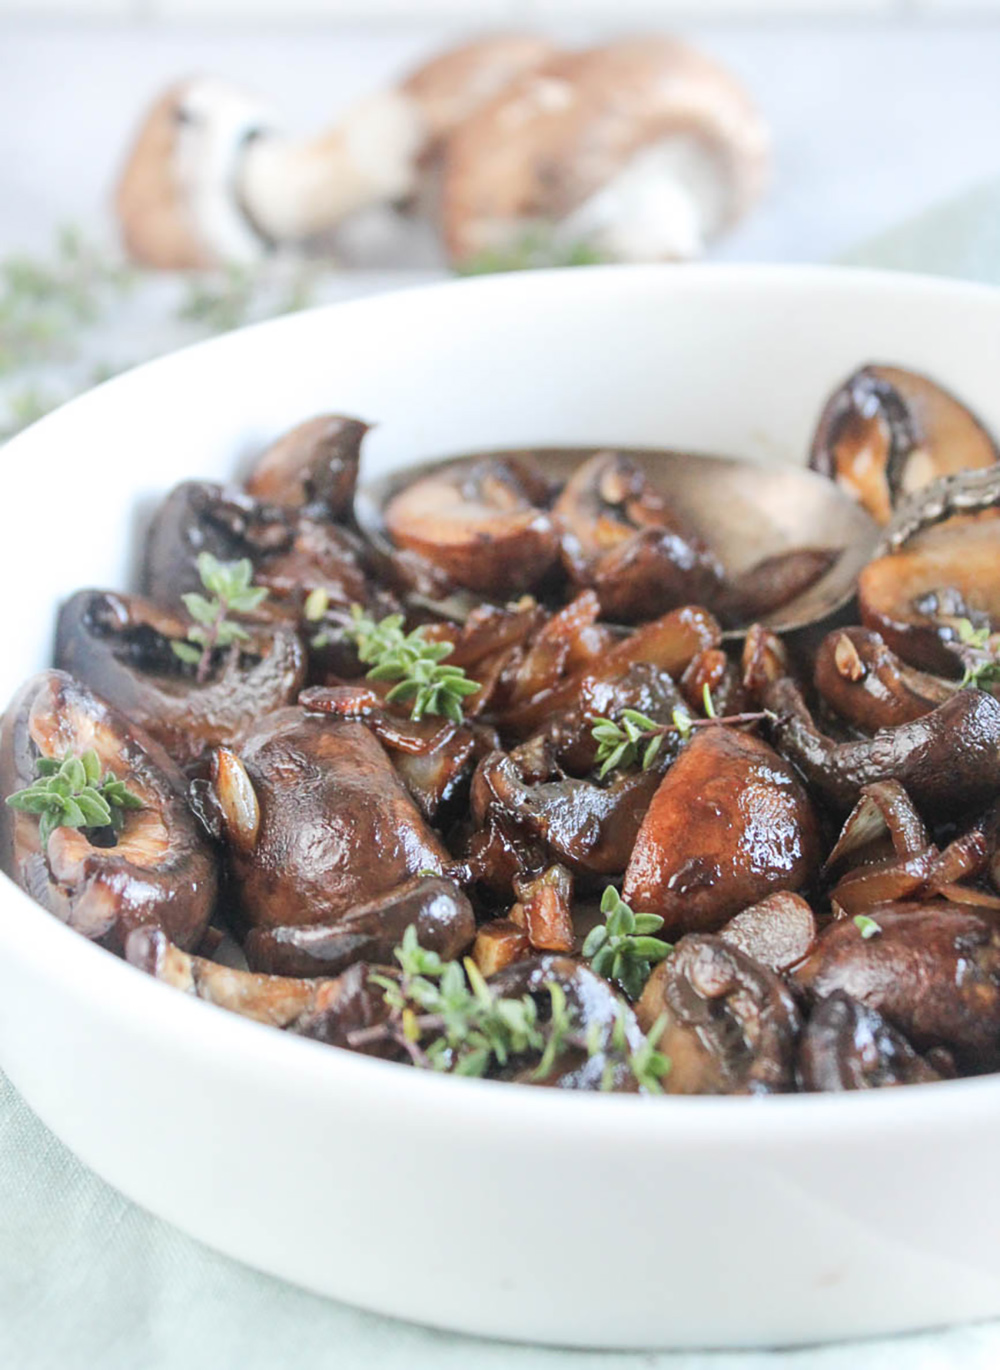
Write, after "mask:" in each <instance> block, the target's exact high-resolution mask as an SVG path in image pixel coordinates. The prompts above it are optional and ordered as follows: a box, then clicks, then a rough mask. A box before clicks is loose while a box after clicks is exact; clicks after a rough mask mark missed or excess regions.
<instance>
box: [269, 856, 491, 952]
mask: <svg viewBox="0 0 1000 1370" xmlns="http://www.w3.org/2000/svg"><path fill="white" fill-rule="evenodd" d="M408 927H414V928H415V929H416V932H417V940H418V941H419V943H420V945H421V946H422V947H423V948H424V949H425V950H426V951H436V952H437V953H438V955H439V956H441V958H442V959H443V960H445V961H453V960H455V959H456V958H457V957H459V956H461V955H462V953H463V952H465V951H467V950H468V948H469V947H470V946H471V944H472V940H473V938H474V937H475V934H476V920H475V918H474V917H473V913H472V905H471V904H470V903H469V901H468V899H467V898H466V897H465V895H464V894H463V893H462V891H461V890H460V889H459V888H458V886H457V885H455V884H453V883H452V882H451V881H450V880H443V879H441V878H440V877H438V876H434V875H418V876H416V877H415V878H414V879H412V880H407V881H405V882H404V883H403V884H402V885H399V886H397V887H396V888H395V889H393V890H390V891H389V892H388V893H387V894H384V895H381V896H380V897H379V898H377V899H373V900H370V901H368V902H367V903H361V904H358V905H356V906H355V907H354V908H352V909H350V910H349V911H348V912H347V913H345V914H344V915H343V917H342V918H339V919H338V920H337V921H336V922H334V923H329V924H325V925H324V924H313V925H310V926H308V927H303V926H291V927H261V928H253V929H251V931H250V933H249V935H248V936H247V939H246V941H245V942H244V944H243V950H244V951H245V952H246V957H247V960H248V961H249V963H250V966H251V968H252V969H253V970H259V971H268V972H270V973H271V974H273V975H337V974H339V973H340V971H342V970H345V969H346V968H347V967H348V966H349V965H351V964H353V963H354V962H355V961H369V962H374V963H376V964H380V963H389V964H391V962H392V954H393V951H394V950H395V948H396V947H397V946H398V945H399V944H400V942H402V940H403V934H404V932H405V931H406V929H407V928H408Z"/></svg>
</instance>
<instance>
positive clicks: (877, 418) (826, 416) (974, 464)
mask: <svg viewBox="0 0 1000 1370" xmlns="http://www.w3.org/2000/svg"><path fill="white" fill-rule="evenodd" d="M998 456H1000V453H998V451H997V447H996V444H995V442H994V440H993V438H992V436H991V435H990V433H989V432H988V431H987V429H986V428H985V427H984V426H983V425H982V424H981V423H980V421H979V420H978V419H977V418H976V417H975V415H973V414H972V413H971V412H970V411H969V410H968V409H966V407H965V405H963V404H962V403H961V401H959V400H957V399H956V398H955V396H954V395H951V394H949V392H948V391H947V390H945V389H943V388H942V387H941V386H939V385H937V384H936V383H935V382H934V381H932V380H929V379H928V377H927V376H922V375H920V374H919V373H918V372H915V371H905V370H903V369H902V368H900V367H895V366H864V367H862V368H861V370H860V371H856V372H855V373H854V374H853V375H852V376H849V377H848V378H847V380H846V381H845V382H844V383H843V385H842V386H840V387H839V389H838V390H836V391H835V392H834V394H833V395H832V396H831V398H830V399H829V400H828V401H827V404H826V407H825V409H824V410H823V413H822V415H821V417H820V421H819V426H818V428H817V430H816V435H815V437H814V438H813V445H812V458H811V465H812V466H813V468H814V469H815V470H817V471H822V472H823V474H824V475H827V476H830V477H831V478H832V479H834V480H836V481H837V483H838V484H839V485H841V486H842V487H843V488H844V489H845V490H847V491H848V492H849V493H850V494H852V495H854V497H855V498H856V499H857V500H859V501H860V502H861V504H863V505H864V507H865V508H866V509H867V510H868V512H869V513H870V514H871V516H872V517H873V518H874V519H876V520H877V521H878V522H879V523H883V524H884V523H888V522H889V519H890V518H891V516H892V511H893V509H894V508H895V506H896V504H897V503H898V502H899V500H900V498H901V497H902V496H904V495H907V494H910V493H912V492H913V491H915V490H920V489H922V488H923V487H924V486H925V485H928V484H929V483H930V482H931V481H932V480H935V479H936V478H937V477H939V476H946V475H951V474H953V473H954V472H956V471H963V470H967V469H969V468H978V467H984V466H992V465H993V463H994V462H995V461H997V459H998Z"/></svg>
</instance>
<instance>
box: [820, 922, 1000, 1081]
mask: <svg viewBox="0 0 1000 1370" xmlns="http://www.w3.org/2000/svg"><path fill="white" fill-rule="evenodd" d="M874 916H875V921H876V923H877V925H878V929H879V930H878V932H877V933H876V934H875V935H874V936H871V937H863V936H862V935H861V932H860V931H859V929H858V928H857V927H856V926H855V924H854V922H853V920H851V919H845V920H843V921H841V922H836V923H833V924H831V925H830V927H828V928H827V929H826V931H825V932H824V933H823V935H822V936H821V937H820V940H819V942H818V944H817V946H816V949H815V951H813V953H812V955H811V956H810V957H809V958H808V960H806V961H805V962H804V963H803V964H802V965H801V966H800V967H799V968H798V969H797V970H796V972H795V981H796V984H798V985H799V986H800V988H802V989H804V990H806V991H807V992H808V993H809V994H810V995H811V996H813V997H814V998H816V999H825V998H826V997H827V996H829V995H831V994H834V993H835V992H836V991H838V990H840V991H843V992H844V993H845V994H848V995H850V996H851V998H853V999H857V1000H858V1001H860V1002H861V1003H863V1004H866V1005H868V1006H869V1007H870V1008H874V1009H876V1010H877V1011H878V1012H879V1013H880V1014H882V1016H883V1017H884V1018H886V1019H887V1020H888V1021H889V1022H890V1023H891V1024H892V1025H893V1026H894V1027H895V1028H897V1029H898V1030H899V1031H900V1032H902V1033H904V1034H905V1036H906V1037H907V1038H908V1039H909V1041H910V1042H911V1043H912V1044H913V1046H914V1047H915V1048H916V1050H917V1051H920V1052H925V1051H927V1050H928V1049H930V1048H932V1047H939V1046H943V1047H947V1048H948V1049H949V1050H950V1051H952V1052H953V1053H954V1055H955V1058H956V1060H957V1061H958V1062H959V1064H960V1066H961V1067H962V1069H964V1070H966V1071H983V1070H996V1069H997V1068H998V1067H1000V923H998V921H997V919H996V918H995V917H991V916H990V915H989V914H988V913H987V914H984V913H982V912H981V911H980V910H978V909H976V908H973V907H971V906H964V905H961V904H955V903H946V902H944V901H933V902H930V903H926V904H913V903H900V904H893V905H887V906H886V907H885V908H880V909H878V910H877V911H875V915H874Z"/></svg>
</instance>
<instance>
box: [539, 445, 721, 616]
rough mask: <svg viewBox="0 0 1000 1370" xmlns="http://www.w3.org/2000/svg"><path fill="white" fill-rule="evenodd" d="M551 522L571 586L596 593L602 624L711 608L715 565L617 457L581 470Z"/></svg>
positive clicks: (717, 577) (631, 465) (608, 455)
mask: <svg viewBox="0 0 1000 1370" xmlns="http://www.w3.org/2000/svg"><path fill="white" fill-rule="evenodd" d="M552 517H553V520H554V521H555V523H556V525H557V527H558V528H559V532H560V538H561V545H562V555H563V561H564V563H565V565H566V568H567V570H568V571H569V574H570V576H571V578H572V579H573V581H574V582H575V584H577V585H578V586H581V587H585V586H590V587H592V588H593V589H594V590H596V591H597V594H598V596H599V598H600V601H601V609H602V611H603V613H604V614H605V616H606V617H608V618H610V619H614V620H617V621H619V622H622V623H631V622H634V621H635V620H637V619H649V618H652V617H654V616H655V615H657V614H663V613H666V612H667V611H668V610H670V609H675V608H677V607H678V606H679V605H681V604H692V603H693V604H704V603H711V601H712V600H713V598H714V597H715V596H717V594H718V591H719V587H720V586H721V584H722V577H723V572H722V567H721V565H720V564H719V562H718V560H717V559H716V558H715V556H713V554H712V553H711V552H710V550H709V549H708V548H707V547H706V546H705V544H704V543H703V542H702V541H701V540H700V539H699V538H697V537H696V536H695V535H694V534H693V533H692V532H691V531H690V530H689V529H687V528H685V527H683V526H682V524H681V522H680V520H679V519H678V518H677V516H676V515H675V514H674V513H673V512H672V511H671V509H670V507H669V506H668V504H667V503H666V501H665V500H664V498H663V496H662V495H660V494H659V493H658V492H657V491H656V490H655V489H654V487H653V485H652V483H651V482H650V480H649V479H648V477H647V475H646V474H645V472H644V471H642V470H641V468H640V467H639V466H638V465H637V464H636V463H635V462H633V461H632V460H631V459H630V458H629V457H627V456H625V455H623V454H622V453H620V452H610V451H609V452H598V453H597V454H596V455H595V456H593V457H591V458H590V459H589V460H588V461H585V462H583V463H582V464H581V465H580V466H579V467H578V468H577V469H576V471H574V473H573V474H572V476H570V478H569V480H568V481H567V482H566V485H565V486H564V488H563V491H562V494H561V495H560V496H559V499H558V500H557V501H556V503H555V505H554V507H553V510H552Z"/></svg>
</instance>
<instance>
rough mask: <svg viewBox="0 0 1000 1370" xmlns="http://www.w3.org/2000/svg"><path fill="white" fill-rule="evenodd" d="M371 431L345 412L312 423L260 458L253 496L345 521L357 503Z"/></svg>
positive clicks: (250, 486) (250, 479)
mask: <svg viewBox="0 0 1000 1370" xmlns="http://www.w3.org/2000/svg"><path fill="white" fill-rule="evenodd" d="M367 432H368V424H367V423H363V422H362V421H361V420H360V419H351V418H344V417H343V415H341V414H319V415H317V416H316V418H314V419H307V420H306V421H305V423H300V424H297V425H296V427H295V428H292V429H290V430H289V432H287V433H283V434H282V436H281V437H280V438H278V439H277V441H276V442H273V443H272V444H271V446H270V447H268V448H267V449H266V450H265V451H264V452H262V453H261V455H260V456H259V457H258V458H257V459H256V461H255V462H254V464H253V470H252V471H251V472H250V475H249V477H248V478H247V482H246V488H247V492H248V493H249V494H251V495H252V496H253V497H254V499H258V500H262V501H263V502H265V503H267V504H278V505H282V506H285V507H291V508H293V509H301V508H308V509H310V510H313V511H315V513H316V514H317V515H318V516H321V517H325V518H330V519H339V518H342V517H343V516H344V515H345V514H347V513H349V512H350V509H351V504H352V502H353V500H354V489H355V486H356V485H357V481H358V462H359V459H360V450H361V442H362V439H363V438H364V436H365V434H366V433H367Z"/></svg>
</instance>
